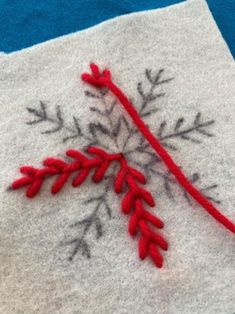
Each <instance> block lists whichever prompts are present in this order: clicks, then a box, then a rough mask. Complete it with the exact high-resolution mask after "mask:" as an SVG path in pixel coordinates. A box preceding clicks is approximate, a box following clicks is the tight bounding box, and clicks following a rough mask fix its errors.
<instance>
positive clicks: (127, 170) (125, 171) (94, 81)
mask: <svg viewBox="0 0 235 314" xmlns="http://www.w3.org/2000/svg"><path fill="white" fill-rule="evenodd" d="M90 67H91V74H88V73H84V74H83V75H82V79H83V81H85V82H86V83H88V84H90V85H92V86H94V87H96V88H98V89H103V88H106V89H108V90H109V91H110V92H111V93H113V94H114V96H116V98H117V99H118V100H119V102H120V103H121V104H122V105H123V107H124V108H125V109H126V111H127V112H128V114H129V115H130V117H131V118H132V120H133V122H134V124H135V125H136V126H137V128H138V129H139V131H140V132H141V134H142V135H143V137H144V138H145V139H146V140H147V142H148V143H149V145H150V146H151V147H152V148H153V149H154V150H155V152H156V153H157V158H160V159H161V161H162V162H163V163H165V165H166V166H167V167H168V170H169V173H171V174H172V175H173V176H175V178H176V180H177V182H178V183H179V185H180V186H181V187H182V188H183V189H184V190H185V191H186V192H187V193H188V194H189V195H191V197H192V198H193V199H194V200H195V201H196V202H197V203H199V204H200V205H201V206H202V207H203V208H204V209H206V210H207V212H208V213H209V214H210V215H212V216H213V217H214V218H215V219H216V220H217V221H218V222H220V223H221V224H223V225H224V226H225V227H226V228H227V229H229V230H230V231H231V232H233V233H235V225H234V223H233V222H232V221H230V220H229V219H228V218H227V217H225V216H224V215H223V214H221V213H220V211H219V210H218V209H217V208H216V207H215V206H214V205H213V204H212V203H211V202H210V201H209V200H208V199H207V198H206V197H205V196H204V195H203V194H202V193H201V192H200V191H199V190H198V189H197V188H196V187H194V185H193V184H192V183H191V182H190V181H189V179H188V178H187V177H186V176H185V175H184V173H183V172H182V170H181V169H180V167H178V166H177V165H176V163H175V162H174V160H173V159H172V157H171V156H170V154H169V153H168V152H167V151H166V149H165V148H164V147H163V145H162V144H161V143H160V141H159V140H158V139H157V138H156V137H155V136H154V135H153V134H152V133H151V131H150V130H149V129H148V127H147V125H146V124H145V123H144V121H143V120H142V118H141V116H140V115H139V113H138V112H137V111H136V109H135V108H134V106H133V105H132V103H131V102H130V101H129V99H128V98H127V96H126V95H125V94H124V93H123V92H122V91H121V89H120V88H119V87H118V86H117V85H115V83H114V82H113V81H112V78H111V73H110V71H109V70H104V71H102V72H101V71H100V70H99V68H98V67H97V66H96V65H95V64H91V66H90ZM148 74H149V75H150V73H148ZM139 88H140V89H141V87H140V86H139ZM42 109H43V119H44V120H45V119H46V118H47V115H46V111H45V108H44V107H43V108H42ZM40 116H41V115H40ZM47 119H48V118H47ZM199 119H200V116H197V117H196V119H195V129H196V130H200V128H201V125H200V123H199ZM40 121H41V120H40ZM53 121H54V120H53ZM53 121H52V122H53ZM60 121H62V120H61V119H60ZM76 121H77V120H76ZM61 123H62V122H61ZM182 123H183V121H180V122H178V124H177V127H178V128H179V126H180V125H181V124H182ZM61 125H62V124H61ZM76 125H77V123H76ZM62 127H63V125H62V126H61V128H62ZM162 129H163V128H162ZM181 135H182V134H181ZM182 136H185V134H183V135H182ZM87 151H88V153H89V154H92V155H95V157H94V158H93V159H89V158H88V157H87V156H85V155H84V154H82V153H81V152H78V151H75V150H69V151H68V152H67V153H66V154H67V156H69V157H70V158H73V159H74V161H73V162H71V163H67V162H65V161H64V160H61V159H55V158H48V159H46V160H45V161H44V163H43V165H44V168H41V169H36V168H34V167H29V166H24V167H21V168H20V171H21V173H22V174H24V176H23V177H22V178H20V179H18V180H16V181H14V182H13V184H12V188H13V189H19V188H21V187H27V190H26V195H27V196H28V197H34V196H35V195H36V194H37V193H38V192H39V190H40V188H41V186H42V184H43V182H44V181H45V179H46V178H48V177H51V176H56V180H55V181H54V183H53V185H52V188H51V192H52V193H53V194H55V193H58V192H59V191H60V190H61V189H62V188H63V186H64V184H65V183H66V182H67V181H68V179H69V178H70V177H71V176H72V175H74V177H73V181H72V185H73V186H74V187H77V186H79V185H81V184H82V183H83V182H84V180H85V179H86V178H87V176H88V175H89V173H90V172H94V174H93V177H92V179H93V181H94V182H96V183H98V182H100V181H101V180H102V179H103V178H104V176H105V174H106V171H107V170H108V168H109V167H110V165H111V164H112V163H114V162H118V163H119V165H120V168H119V171H118V172H117V174H115V180H114V190H115V192H116V193H120V192H122V191H123V190H124V191H125V192H124V193H125V195H124V197H123V199H122V212H123V213H125V214H130V220H129V233H130V235H135V234H136V233H139V234H140V237H139V256H140V258H142V259H144V258H145V257H146V256H148V255H149V256H150V257H151V258H152V260H153V261H154V263H155V264H156V266H157V267H161V266H162V265H163V257H162V255H161V254H160V251H159V248H161V249H163V250H167V246H168V245H167V242H166V241H165V239H164V238H163V237H162V236H161V235H160V234H158V233H157V232H156V231H155V229H156V228H162V227H163V222H162V221H161V220H160V219H158V218H157V217H155V216H153V215H152V214H151V213H150V212H149V211H147V210H146V209H145V206H146V205H149V206H154V204H155V202H154V200H153V197H152V195H151V194H150V193H149V192H148V191H147V190H146V189H144V188H143V187H141V185H143V184H145V183H146V178H145V176H144V175H143V174H142V173H141V172H139V171H138V170H137V169H135V168H133V167H131V166H130V165H129V163H128V161H127V158H126V156H124V154H122V153H118V154H111V153H108V152H106V151H104V150H103V149H101V148H98V147H93V146H90V147H89V148H88V150H87Z"/></svg>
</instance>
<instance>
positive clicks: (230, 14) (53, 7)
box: [0, 0, 235, 56]
mask: <svg viewBox="0 0 235 314" xmlns="http://www.w3.org/2000/svg"><path fill="white" fill-rule="evenodd" d="M182 1H183V0H119V1H117V0H41V1H40V0H0V51H5V52H12V51H15V50H19V49H22V48H26V47H29V46H32V45H34V44H37V43H40V42H43V41H45V40H48V39H51V38H55V37H58V36H61V35H64V34H68V33H71V32H75V31H78V30H81V29H84V28H87V27H90V26H93V25H95V24H97V23H100V22H102V21H104V20H107V19H110V18H113V17H115V16H118V15H123V14H127V13H131V12H136V11H142V10H148V9H156V8H160V7H165V6H168V5H171V4H175V3H179V2H182ZM208 4H209V6H210V9H211V11H212V14H213V16H214V18H215V19H216V22H217V24H218V26H219V28H220V30H221V32H222V34H223V36H224V38H225V39H226V41H227V43H228V45H229V46H230V49H231V51H232V53H233V55H234V56H235V0H208Z"/></svg>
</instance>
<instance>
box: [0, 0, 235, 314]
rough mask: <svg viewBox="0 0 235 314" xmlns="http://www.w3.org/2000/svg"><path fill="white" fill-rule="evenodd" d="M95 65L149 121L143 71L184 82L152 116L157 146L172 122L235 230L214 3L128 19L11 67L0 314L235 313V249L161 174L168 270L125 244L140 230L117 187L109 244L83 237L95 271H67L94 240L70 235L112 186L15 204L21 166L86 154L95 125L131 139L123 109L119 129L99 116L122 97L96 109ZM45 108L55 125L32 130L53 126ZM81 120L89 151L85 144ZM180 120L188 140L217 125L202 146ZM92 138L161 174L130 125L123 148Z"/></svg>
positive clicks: (104, 217) (185, 161) (228, 109)
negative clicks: (78, 246)
mask: <svg viewBox="0 0 235 314" xmlns="http://www.w3.org/2000/svg"><path fill="white" fill-rule="evenodd" d="M90 61H95V62H97V63H98V64H99V65H101V66H102V67H105V66H107V67H109V68H110V69H111V71H112V73H113V78H114V80H115V81H116V82H117V83H118V84H119V85H120V86H121V87H122V88H123V89H124V90H125V91H126V93H127V94H128V95H129V97H130V98H131V99H132V101H133V103H134V104H135V106H136V107H137V108H139V109H140V108H141V106H142V105H143V98H141V97H143V96H141V94H140V93H141V90H140V85H139V92H138V91H137V88H136V87H137V84H138V82H143V84H142V87H143V90H144V91H146V90H148V88H149V81H148V80H147V78H146V76H145V69H152V72H151V73H152V75H154V74H155V75H156V73H158V71H159V69H161V68H164V72H163V73H162V79H163V80H164V79H169V78H174V79H172V80H169V81H168V82H166V83H165V84H162V85H159V87H157V88H156V93H157V94H158V95H159V97H157V98H156V99H155V100H154V101H149V102H148V106H149V107H148V109H149V110H150V111H151V110H153V109H158V110H157V112H156V113H153V114H151V115H149V116H148V115H146V117H145V118H144V119H146V122H147V123H148V124H149V126H150V128H151V130H152V131H153V132H155V133H158V132H159V127H160V125H161V124H162V122H163V121H166V122H167V124H166V125H165V128H164V132H165V134H168V135H170V134H174V135H172V136H170V137H168V140H166V141H165V144H168V149H169V150H170V152H171V154H172V156H173V157H174V159H175V160H176V161H177V162H178V163H179V164H180V165H181V166H182V167H183V169H184V170H185V172H186V173H187V175H188V176H190V177H191V179H192V180H196V179H197V177H198V176H199V175H194V176H193V173H197V174H200V178H199V179H198V180H196V182H195V184H196V185H197V186H198V187H200V188H206V187H211V188H210V189H209V188H208V189H206V190H204V192H205V193H206V194H207V195H208V196H210V197H213V198H214V199H215V200H217V201H220V202H221V203H220V204H218V206H219V207H220V208H221V211H222V212H223V213H224V214H226V215H227V216H229V217H230V218H231V219H233V220H235V211H234V208H235V206H234V205H235V202H234V192H235V190H234V157H235V145H234V144H235V143H234V129H235V127H234V126H235V121H234V118H235V116H234V104H235V94H234V90H235V67H234V61H233V59H232V56H231V55H230V52H229V50H228V49H227V47H226V44H225V43H224V41H223V39H222V37H221V35H220V33H219V31H218V29H217V27H216V25H215V23H214V21H213V19H212V17H211V15H210V13H209V10H208V8H207V6H206V4H205V2H204V1H200V0H191V1H188V2H186V3H182V4H180V5H176V6H172V7H169V8H165V9H161V10H156V11H149V12H143V13H137V14H131V15H127V16H123V17H120V18H116V19H113V20H111V21H108V22H105V23H102V24H100V25H98V26H97V27H94V28H91V29H88V30H85V31H82V32H79V33H76V34H73V35H69V36H65V37H62V38H59V39H56V40H52V41H49V42H46V43H44V44H40V45H37V46H35V47H32V48H29V49H26V50H23V51H20V52H15V53H12V54H10V55H9V56H2V57H0V117H1V119H0V133H1V154H0V162H1V168H0V178H1V185H0V194H1V196H0V200H1V201H0V202H1V206H0V217H1V224H0V313H4V314H8V313H10V314H16V313H17V314H18V313H26V314H31V313H40V314H41V313H42V314H47V313H63V314H65V313H66V314H70V313H71V314H72V313H73V314H75V313H76V314H78V313H79V314H80V313H92V314H95V313H99V314H100V313H102V314H103V313H105V314H106V313H107V314H109V313H122V314H124V313H128V314H136V313H146V314H147V313H159V314H184V313H196V314H209V313H219V314H232V313H234V312H235V288H234V287H235V258H234V253H235V250H234V244H235V242H234V235H232V234H230V233H229V232H228V231H227V230H225V229H224V228H223V227H222V226H220V225H219V224H218V223H217V222H215V221H214V220H213V219H212V218H211V217H210V216H209V215H208V214H207V213H206V212H205V211H204V210H203V209H202V208H200V207H199V206H197V205H196V204H195V203H193V202H191V201H190V200H187V197H186V195H184V193H183V191H182V189H180V188H179V187H178V186H177V184H175V183H174V182H173V181H171V180H167V176H168V174H167V171H166V169H165V168H164V167H163V166H162V164H161V163H159V162H157V161H156V162H155V163H154V162H153V163H152V164H153V166H152V168H151V167H150V168H151V169H152V170H153V171H154V173H153V172H151V171H152V170H151V171H147V177H148V184H147V187H148V189H149V190H150V191H151V192H152V193H153V195H154V197H155V199H156V202H157V206H156V208H154V209H152V211H153V212H154V213H155V214H156V215H158V216H159V217H161V218H162V219H163V220H164V222H165V227H164V230H163V231H162V232H163V234H164V236H165V237H166V238H167V240H168V241H169V244H170V247H169V250H168V251H167V252H164V253H163V254H164V258H165V264H164V267H163V268H162V269H157V268H156V267H154V265H153V263H152V262H151V261H150V260H149V259H146V260H145V261H140V260H139V258H138V254H137V241H136V239H131V238H130V237H129V236H128V234H127V223H128V217H127V216H124V215H123V214H122V213H121V212H120V200H121V199H120V197H119V196H117V195H115V194H114V193H113V192H112V191H111V185H109V187H110V190H108V192H107V193H106V201H107V203H108V206H105V204H104V203H102V206H101V207H100V208H99V210H98V212H97V213H98V217H99V219H100V222H101V225H102V227H101V228H102V232H101V233H102V236H101V234H97V228H96V226H95V224H94V225H92V227H91V228H90V229H89V231H88V232H87V233H86V235H85V236H84V240H85V241H86V243H87V244H88V246H89V250H90V251H89V252H90V255H91V257H90V259H88V258H87V257H86V256H83V255H82V250H79V251H78V252H77V254H76V255H75V256H74V259H73V261H72V262H71V261H69V260H68V257H69V256H70V254H71V252H72V250H73V244H71V245H65V244H64V242H66V241H69V240H71V239H74V238H78V237H79V236H80V235H81V234H82V232H83V226H84V225H82V224H80V225H78V226H74V227H72V226H71V225H73V224H75V223H76V222H77V221H81V220H82V219H83V218H86V217H89V215H90V214H91V213H93V212H94V208H95V206H97V202H96V201H94V202H92V201H91V199H92V198H94V197H97V196H99V195H101V194H102V193H104V192H105V185H107V182H106V181H105V182H103V183H100V184H99V185H94V184H93V183H92V182H91V180H90V178H89V179H88V180H87V181H86V183H85V184H83V185H82V187H80V188H77V189H75V188H72V187H71V184H70V183H67V184H66V186H65V187H64V189H63V190H62V191H61V192H60V193H59V194H58V195H57V196H52V195H51V194H50V192H49V189H50V186H51V183H52V181H50V180H49V182H47V183H46V184H45V185H44V186H43V188H42V191H41V193H40V194H39V195H38V196H37V197H36V198H35V199H32V200H30V199H28V198H26V197H25V194H24V190H19V191H9V190H8V187H9V185H10V183H11V182H12V181H13V180H14V179H16V178H18V177H19V176H20V174H19V171H18V168H19V166H21V165H23V164H26V165H33V166H40V164H41V161H42V160H43V159H44V158H45V157H47V156H59V157H61V158H62V157H63V156H64V152H65V151H66V149H68V148H74V149H81V150H82V149H83V148H84V147H85V146H86V145H87V144H89V143H88V142H89V139H87V138H86V135H87V136H88V135H89V136H90V137H92V132H91V131H92V127H91V124H93V125H94V124H96V125H97V123H98V122H99V123H102V125H104V126H105V127H107V128H110V127H111V124H112V123H113V124H115V123H116V122H117V119H118V117H120V115H124V117H125V118H126V120H127V121H128V125H131V121H130V119H129V118H128V116H127V115H126V113H124V111H123V109H122V108H121V107H120V106H118V105H116V106H115V108H114V111H113V112H112V114H111V118H110V120H109V118H107V117H104V116H102V117H100V116H99V113H97V112H95V111H94V110H95V109H91V107H94V108H96V109H99V110H103V107H102V106H104V103H103V101H105V102H106V105H107V106H108V107H109V108H110V106H112V103H113V97H112V96H111V95H103V96H102V97H101V98H94V97H90V96H91V94H89V93H97V91H94V89H92V88H90V87H89V86H86V85H85V84H84V83H82V82H81V80H80V75H81V73H82V72H84V70H88V64H89V63H90ZM85 91H89V92H88V93H86V94H85ZM40 102H41V103H40ZM42 103H43V104H44V106H46V112H47V118H48V117H49V118H48V119H44V120H45V121H41V122H38V123H36V122H34V123H32V122H33V121H35V120H36V121H38V120H40V119H41V118H40V117H38V116H37V114H38V113H35V111H32V109H31V110H30V109H28V110H27V108H33V109H36V110H39V111H38V112H39V114H38V115H40V112H42V111H40V110H42V106H43V105H42ZM40 106H41V107H40ZM58 106H59V107H58ZM40 108H41V109H40ZM58 108H60V110H61V116H62V121H63V122H61V121H60V120H59V118H58V110H59V109H58ZM56 112H57V115H56ZM198 113H201V115H200V114H198ZM41 116H42V114H41ZM73 117H76V118H78V120H76V119H75V120H76V121H77V122H78V123H79V126H80V128H81V130H82V132H83V134H85V137H84V136H78V133H79V132H77V129H76V128H75V124H74V123H75V120H74V118H73ZM181 117H184V119H185V120H184V122H182V120H180V121H181V122H180V123H183V124H182V125H181V126H180V128H182V130H186V129H187V130H188V129H190V127H192V128H193V126H195V125H194V123H196V122H195V119H196V121H197V119H200V121H202V122H203V123H204V122H205V123H207V122H208V123H207V124H208V125H205V126H204V128H202V131H201V133H200V132H198V131H195V130H194V131H192V132H189V131H188V133H185V134H184V135H186V137H185V136H184V137H182V136H177V135H176V133H177V132H175V131H174V127H175V123H176V122H177V121H178V119H179V118H181ZM58 121H59V122H58ZM29 122H31V124H30V123H29ZM178 124H179V122H178ZM52 131H54V132H52ZM93 133H95V136H96V137H97V141H98V144H99V145H101V146H102V147H107V148H108V149H109V150H110V151H118V150H124V152H127V151H128V150H134V152H132V153H131V154H130V156H129V158H130V160H132V161H133V163H134V162H138V163H139V166H140V167H142V166H143V167H144V169H146V170H149V169H150V168H148V165H149V164H150V159H149V158H150V157H151V152H152V151H151V149H150V148H145V147H144V146H143V145H144V144H143V143H142V141H141V140H140V139H141V136H140V135H138V134H134V135H131V136H130V138H129V141H128V142H127V144H125V145H124V142H125V140H126V138H128V134H129V133H128V130H127V128H126V127H125V125H123V124H122V128H121V130H120V132H119V133H118V136H117V139H116V143H115V140H113V138H112V137H110V136H108V135H107V132H104V131H102V130H100V129H98V130H97V129H95V131H94V132H93ZM210 134H213V136H210ZM93 135H94V134H93ZM68 137H70V138H68ZM187 137H188V138H187ZM197 141H200V143H198V142H197ZM140 143H142V144H140ZM141 145H142V146H141ZM123 146H125V148H123ZM137 147H139V148H138V149H137ZM149 153H150V154H149ZM130 163H131V161H130ZM159 173H160V174H159ZM215 185H218V186H217V187H216V186H215ZM87 200H90V202H87ZM109 208H110V210H111V214H110V215H109V213H108V210H107V209H109ZM99 232H100V229H99ZM99 232H98V233H99ZM97 235H98V236H97ZM99 235H100V236H99ZM84 255H86V254H85V253H84Z"/></svg>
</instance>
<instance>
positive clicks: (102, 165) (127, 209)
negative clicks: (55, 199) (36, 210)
mask: <svg viewBox="0 0 235 314" xmlns="http://www.w3.org/2000/svg"><path fill="white" fill-rule="evenodd" d="M87 151H88V153H90V154H94V155H95V157H94V158H92V159H89V158H87V157H86V156H85V155H83V154H82V153H80V152H79V151H77V150H68V151H67V152H66V155H67V156H69V157H71V158H73V159H74V162H71V163H66V162H65V161H64V160H61V159H56V158H47V159H46V160H44V162H43V165H44V168H41V169H37V168H34V167H30V166H24V167H21V168H20V171H21V173H22V174H24V176H23V177H22V178H20V179H18V180H16V181H14V182H13V183H12V188H13V189H19V188H22V187H27V190H26V195H27V196H28V197H30V198H32V197H34V196H35V195H36V194H37V193H39V191H40V189H41V187H42V184H43V182H44V181H45V179H47V178H49V177H53V176H56V180H55V181H54V183H53V185H52V187H51V193H52V194H56V193H58V192H59V191H60V190H61V189H62V188H63V186H64V185H65V183H66V182H67V181H68V179H69V178H70V176H71V175H72V174H74V175H75V177H74V178H73V181H72V185H73V186H74V187H77V186H79V185H81V184H82V183H83V181H84V180H85V179H86V178H87V176H88V175H89V173H90V171H92V170H94V174H93V176H92V179H93V181H94V182H99V181H101V180H102V179H103V177H104V175H105V173H106V171H107V169H108V167H109V166H110V164H111V163H112V162H113V161H116V162H119V164H120V169H119V171H118V173H117V175H116V178H115V182H114V190H115V192H116V193H120V192H121V191H122V190H123V188H124V187H127V189H128V191H127V193H126V194H125V196H124V197H123V200H122V206H121V208H122V212H123V213H124V214H131V216H130V220H129V226H128V230H129V234H130V235H131V236H134V235H135V234H136V233H137V231H139V233H140V238H139V245H138V247H139V256H140V258H141V259H144V258H145V257H146V256H147V255H149V256H150V257H151V258H152V260H153V262H154V263H155V265H156V266H157V267H162V265H163V257H162V255H161V254H160V252H159V249H158V247H159V248H161V249H163V250H167V247H168V244H167V242H166V240H165V239H164V238H163V237H162V236H161V235H160V234H158V233H157V232H156V231H154V230H153V229H152V228H151V227H150V225H152V226H153V227H156V228H163V225H164V224H163V222H162V221H161V220H160V219H159V218H157V217H155V216H153V215H152V214H151V213H150V212H148V211H147V210H146V209H145V208H144V204H145V203H146V204H147V205H149V206H150V207H153V206H155V202H154V200H153V197H152V195H151V193H149V192H148V191H147V190H146V189H144V188H142V187H141V186H140V185H139V184H145V183H146V178H145V176H144V175H143V174H142V173H141V172H139V171H138V170H136V169H134V168H132V167H130V166H129V165H128V163H127V161H126V159H125V157H124V156H123V155H122V154H109V153H107V152H105V151H104V150H102V149H100V148H97V147H89V148H88V150H87Z"/></svg>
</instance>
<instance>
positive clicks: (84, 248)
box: [63, 176, 113, 261]
mask: <svg viewBox="0 0 235 314" xmlns="http://www.w3.org/2000/svg"><path fill="white" fill-rule="evenodd" d="M105 179H106V180H107V182H106V185H105V187H104V190H103V192H102V193H101V194H100V195H98V196H95V197H91V198H89V199H87V200H86V201H85V202H84V205H87V204H94V206H95V207H94V209H93V211H92V212H91V213H90V214H89V215H88V216H87V217H85V218H84V219H82V220H80V221H77V222H75V223H73V224H72V225H70V227H71V228H78V231H79V230H82V231H81V233H79V234H78V236H76V237H75V238H73V239H72V240H69V241H66V242H64V243H63V244H64V245H69V246H70V245H72V246H73V249H72V252H71V254H70V256H69V261H72V260H73V258H74V257H75V255H76V254H77V253H78V251H81V254H82V255H83V256H85V257H87V258H90V257H91V249H90V244H89V243H88V241H87V240H86V235H87V233H88V232H89V231H90V230H91V228H92V227H95V232H96V239H97V240H98V239H99V238H100V237H102V236H103V234H104V225H103V220H102V219H101V216H100V211H101V210H102V209H105V211H106V215H107V216H108V218H109V219H110V218H111V208H110V206H109V204H108V191H109V186H110V180H112V179H113V177H112V176H107V177H106V178H105ZM102 217H103V215H102Z"/></svg>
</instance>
